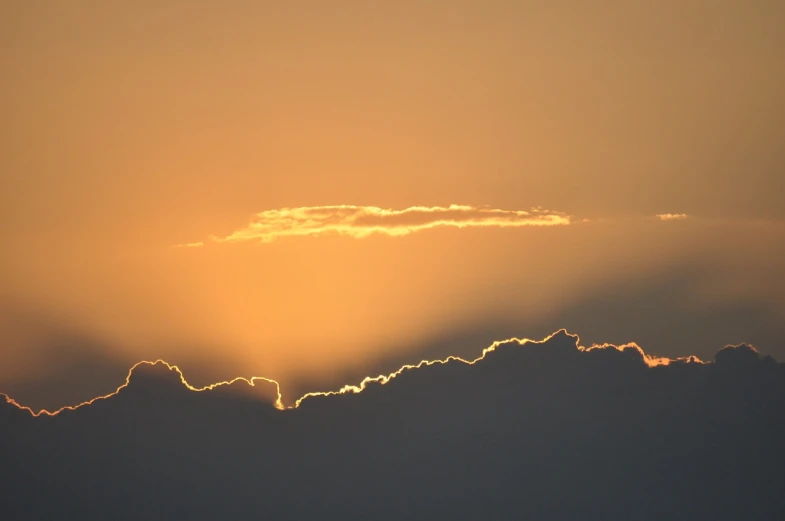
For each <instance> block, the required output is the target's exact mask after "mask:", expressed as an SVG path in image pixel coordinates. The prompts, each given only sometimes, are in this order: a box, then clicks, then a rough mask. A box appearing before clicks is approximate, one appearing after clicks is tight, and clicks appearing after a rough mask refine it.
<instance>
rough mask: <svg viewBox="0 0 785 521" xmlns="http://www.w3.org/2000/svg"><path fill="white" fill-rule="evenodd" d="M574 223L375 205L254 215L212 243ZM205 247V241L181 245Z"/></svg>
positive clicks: (543, 213)
mask: <svg viewBox="0 0 785 521" xmlns="http://www.w3.org/2000/svg"><path fill="white" fill-rule="evenodd" d="M567 224H570V216H568V215H566V214H564V213H562V212H554V211H548V210H543V209H542V208H533V209H531V210H528V211H526V210H498V209H494V208H487V207H477V206H467V205H458V204H452V205H450V206H448V207H443V206H412V207H410V208H406V209H403V210H393V209H389V208H379V207H377V206H353V205H340V206H305V207H301V208H281V209H279V210H266V211H264V212H260V213H257V214H255V215H253V216H252V219H251V222H250V223H248V224H247V225H246V226H245V227H244V228H240V229H238V230H236V231H234V232H232V233H231V234H230V235H228V236H226V237H211V238H210V239H211V240H212V241H213V242H244V241H261V242H271V241H274V240H275V239H277V238H279V237H304V236H310V235H316V236H318V235H322V234H327V233H333V234H338V235H347V236H349V237H354V238H356V239H364V238H366V237H369V236H371V235H373V234H379V235H388V236H393V237H399V236H403V235H409V234H410V233H414V232H418V231H421V230H428V229H431V228H437V227H441V226H449V227H453V228H491V227H492V228H520V227H523V226H557V225H567ZM180 246H182V247H199V246H203V243H201V242H192V243H186V244H182V245H180Z"/></svg>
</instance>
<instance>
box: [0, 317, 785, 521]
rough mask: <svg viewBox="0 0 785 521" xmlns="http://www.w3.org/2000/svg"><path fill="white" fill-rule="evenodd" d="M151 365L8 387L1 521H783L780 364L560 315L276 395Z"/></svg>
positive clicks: (2, 409)
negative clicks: (108, 375)
mask: <svg viewBox="0 0 785 521" xmlns="http://www.w3.org/2000/svg"><path fill="white" fill-rule="evenodd" d="M236 384H241V385H243V386H246V387H247V383H246V382H244V381H238V382H235V383H234V384H232V385H228V386H227V385H220V386H216V387H214V388H213V389H212V390H207V391H206V392H193V390H192V389H190V388H189V387H188V385H187V383H186V382H185V381H184V379H183V378H182V374H181V373H180V372H179V371H178V370H177V368H176V367H174V366H170V365H168V364H164V363H156V364H153V363H143V364H140V365H138V366H137V367H135V368H134V370H133V371H131V374H130V375H129V379H128V381H127V382H126V385H124V386H122V387H121V388H120V389H119V390H118V392H117V393H116V394H114V395H113V396H111V397H109V398H106V399H103V400H98V401H96V402H94V403H93V404H92V405H88V406H83V407H80V408H76V409H75V410H64V411H62V412H61V413H60V414H57V415H55V416H53V417H51V416H47V415H41V416H38V417H34V416H33V415H31V414H29V412H27V411H23V410H21V409H20V408H18V407H17V406H15V405H14V404H13V403H11V402H9V401H6V402H3V401H2V400H0V476H2V482H3V485H4V494H3V495H2V496H1V497H0V517H2V518H3V519H31V520H35V519H70V518H75V519H87V520H91V519H117V520H124V519H129V520H130V519H181V518H188V519H196V520H200V519H228V518H231V519H314V518H327V519H348V520H352V519H379V520H388V519H389V520H392V519H402V518H405V519H423V520H424V519H429V520H430V519H451V520H452V519H459V520H461V519H467V520H469V519H471V520H476V519H549V520H557V521H559V520H567V519H604V520H605V519H609V520H617V519H618V520H621V519H624V520H627V519H637V520H661V519H684V520H688V519H689V520H696V519H697V520H704V519H705V520H709V519H711V520H731V519H733V520H736V519H772V520H773V519H782V518H783V515H785V494H784V493H783V492H785V475H783V472H782V469H783V468H785V448H784V447H783V445H782V439H785V365H784V364H780V363H777V362H775V361H774V360H772V359H771V358H768V357H761V355H760V354H759V353H758V352H757V351H756V350H754V349H753V348H751V347H749V346H745V345H742V346H736V347H728V348H725V349H723V350H721V351H720V352H719V353H718V354H717V357H716V362H711V363H702V362H699V361H697V360H695V359H693V358H688V359H682V360H668V363H667V364H662V363H660V364H657V363H654V361H653V359H652V358H651V357H647V355H646V354H645V353H644V352H643V351H642V350H641V349H639V348H638V347H637V346H634V345H630V346H626V347H624V346H618V347H617V346H600V347H594V348H582V347H580V346H579V341H578V338H577V337H576V336H572V335H569V334H567V333H566V332H564V331H560V332H558V333H556V334H554V335H552V336H551V337H549V338H547V339H546V340H544V341H542V342H533V341H524V342H519V341H516V340H510V341H505V342H499V343H496V344H494V345H493V346H492V347H491V348H488V349H486V350H485V351H484V352H483V356H481V357H479V358H478V359H477V360H475V361H474V362H473V363H466V362H461V361H460V360H456V359H451V360H448V361H443V362H442V363H438V362H437V363H430V364H428V363H423V364H421V365H420V366H419V367H418V368H410V369H403V370H401V371H399V372H397V373H396V375H395V376H391V377H387V378H380V379H371V380H368V381H366V382H365V383H364V384H362V385H361V386H358V387H362V391H360V392H357V391H355V390H353V389H349V390H345V391H344V392H338V393H325V394H320V395H312V396H309V397H307V398H306V399H303V400H300V401H299V407H297V408H290V409H285V410H276V409H275V408H274V407H273V406H272V405H271V404H269V403H268V404H265V403H264V402H260V401H259V399H258V398H257V397H251V396H248V395H246V394H245V393H234V392H224V391H229V390H231V388H232V386H233V385H236Z"/></svg>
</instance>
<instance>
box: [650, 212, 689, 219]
mask: <svg viewBox="0 0 785 521" xmlns="http://www.w3.org/2000/svg"><path fill="white" fill-rule="evenodd" d="M656 217H657V219H659V220H660V221H683V220H685V219H687V218H688V217H689V215H687V214H686V213H658V214H657V215H656Z"/></svg>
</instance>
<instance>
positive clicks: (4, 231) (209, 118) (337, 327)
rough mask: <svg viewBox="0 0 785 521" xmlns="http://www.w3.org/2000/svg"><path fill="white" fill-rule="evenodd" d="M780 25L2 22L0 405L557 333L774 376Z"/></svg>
mask: <svg viewBox="0 0 785 521" xmlns="http://www.w3.org/2000/svg"><path fill="white" fill-rule="evenodd" d="M783 26H785V4H783V3H782V2H779V1H765V0H752V1H741V0H739V1H730V0H714V1H698V0H682V1H678V2H676V1H662V2H642V1H641V2H638V1H624V2H622V1H606V2H591V3H590V2H579V1H563V2H538V1H519V2H507V1H500V0H483V1H455V0H453V1H450V2H446V1H445V2H442V1H417V2H414V1H408V0H401V1H398V2H387V3H381V4H380V3H369V2H360V1H340V0H338V1H334V2H320V1H315V0H312V1H305V0H304V1H291V2H275V3H273V2H263V1H257V2H250V1H249V2H241V1H236V2H223V1H222V2H219V1H207V0H192V1H189V2H180V1H172V2H164V3H162V2H146V1H138V2H126V3H123V4H120V3H114V2H87V1H77V2H68V3H64V2H54V1H33V2H16V3H12V2H3V3H2V4H0V115H1V116H0V355H1V356H2V362H1V363H0V392H5V393H8V394H9V395H11V396H13V397H15V398H16V399H17V400H18V401H19V402H20V403H25V404H29V405H31V406H33V407H36V408H39V407H50V408H52V407H60V406H63V405H67V404H71V403H78V402H79V401H82V400H86V399H89V398H91V397H94V396H97V395H99V394H105V393H107V392H110V391H112V390H114V389H115V388H116V387H117V385H118V384H119V383H121V382H122V380H123V378H124V377H125V375H126V373H127V371H128V368H129V367H131V366H132V365H133V364H134V363H136V362H138V361H140V360H156V359H159V358H162V359H165V360H167V361H169V362H171V363H174V364H177V365H178V366H180V367H182V368H183V370H184V371H185V372H186V373H187V374H188V375H189V380H192V381H193V383H194V384H195V385H206V384H208V383H211V382H215V381H218V380H224V379H228V378H233V377H236V376H244V377H251V376H265V377H269V378H274V379H276V380H277V381H278V382H280V384H281V386H282V392H283V395H284V401H286V402H287V403H291V402H293V401H294V400H295V399H296V398H297V397H298V396H301V395H302V394H304V393H305V392H308V391H314V390H321V389H324V388H334V387H335V386H336V385H337V386H340V385H343V384H345V383H347V382H356V381H359V380H361V379H362V378H363V377H364V376H367V375H370V374H378V373H379V372H389V371H392V370H395V368H397V367H399V366H400V365H401V363H406V362H413V361H414V362H416V361H418V360H420V359H423V358H429V359H431V358H437V357H443V356H447V355H449V354H458V355H468V354H472V353H476V352H477V351H478V350H481V349H482V348H483V347H485V346H487V345H489V344H490V343H491V342H493V341H494V340H502V339H504V338H509V337H512V336H517V337H527V338H544V337H545V336H547V335H548V334H550V333H553V332H554V331H556V330H557V329H559V328H567V329H568V330H570V331H571V332H574V333H577V334H579V335H580V336H581V339H582V341H583V343H584V344H585V345H591V344H593V343H604V342H612V343H616V344H623V343H628V342H636V343H638V344H639V345H641V346H643V347H644V349H645V350H646V352H647V353H651V354H654V355H658V356H669V357H678V356H687V355H693V354H694V355H697V356H699V357H701V358H705V359H711V358H712V356H713V354H714V353H716V352H717V350H718V349H720V348H721V347H723V346H724V345H726V344H737V343H741V342H747V343H751V344H754V345H755V346H756V347H757V348H758V349H759V350H760V351H761V352H762V353H765V354H770V355H772V356H774V357H775V358H777V359H779V360H783V359H785V343H783V341H782V338H783V333H785V326H783V324H785V320H783V319H785V261H784V259H785V251H784V250H785V246H784V245H785V205H783V204H782V196H783V194H785V147H783V146H782V145H783V140H785V95H783V92H785V33H783V31H782V27H783Z"/></svg>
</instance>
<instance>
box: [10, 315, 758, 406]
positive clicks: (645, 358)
mask: <svg viewBox="0 0 785 521" xmlns="http://www.w3.org/2000/svg"><path fill="white" fill-rule="evenodd" d="M559 334H565V335H567V336H569V337H572V338H573V339H574V341H575V348H576V349H577V350H578V351H585V352H588V351H594V350H598V349H599V350H602V349H611V350H616V351H620V352H625V351H627V350H631V351H632V352H634V353H636V354H637V355H638V356H639V357H640V359H641V361H642V363H643V364H645V366H648V367H650V368H651V367H656V366H661V365H670V364H672V363H674V362H682V363H694V364H706V363H707V362H704V361H702V360H700V359H699V358H697V357H695V356H686V357H680V358H666V357H657V356H652V355H649V354H646V353H645V352H644V351H643V349H642V348H641V347H640V346H638V345H637V344H635V343H629V344H623V345H620V346H616V345H613V344H601V345H598V344H595V345H592V346H591V347H583V346H581V345H580V339H579V338H578V335H572V334H570V333H568V332H567V331H566V330H564V329H560V330H559V331H557V332H555V333H553V334H551V335H549V336H547V337H546V338H545V339H543V340H540V341H537V340H531V339H528V338H523V339H522V338H515V337H514V338H509V339H507V340H500V341H496V342H494V343H493V344H491V345H490V346H488V347H486V348H485V349H483V350H482V352H481V354H480V356H478V357H477V358H475V359H473V360H466V359H463V358H460V357H457V356H448V357H447V358H444V359H442V360H421V361H420V362H418V363H416V364H407V365H403V366H401V367H400V368H399V369H398V370H397V371H395V372H393V373H390V374H387V375H378V376H369V377H366V378H365V379H363V380H362V381H361V382H360V383H359V384H358V385H345V386H343V387H341V388H340V389H338V390H334V391H319V392H310V393H306V394H305V395H303V396H301V397H300V398H298V399H297V400H295V402H294V404H293V405H288V406H287V405H285V404H284V402H283V396H282V395H281V387H280V385H279V384H278V382H277V381H275V380H273V379H271V378H265V377H261V376H254V377H251V378H243V377H237V378H234V379H232V380H228V381H224V382H217V383H214V384H210V385H207V386H205V387H194V386H192V385H191V384H189V383H188V381H187V380H186V379H185V376H184V375H183V373H182V371H181V370H180V368H179V367H177V366H176V365H172V364H169V363H168V362H165V361H164V360H156V361H147V360H143V361H141V362H138V363H137V364H135V365H134V366H133V367H131V369H130V370H129V371H128V375H127V376H126V378H125V382H124V383H123V384H122V385H120V386H119V387H118V388H117V389H116V390H115V391H114V392H111V393H109V394H106V395H103V396H97V397H96V398H93V399H92V400H88V401H86V402H83V403H80V404H78V405H70V406H65V407H61V408H60V409H57V410H54V411H49V410H46V409H41V410H39V411H34V410H33V409H31V408H30V407H27V406H24V405H22V404H20V403H18V402H17V401H15V400H14V399H13V398H11V397H10V396H8V395H7V394H5V393H0V400H2V399H5V401H6V403H9V404H11V405H13V406H15V407H17V408H19V409H21V410H24V411H27V412H28V413H30V414H32V415H33V416H41V415H43V416H56V415H58V414H60V413H61V412H63V411H73V410H76V409H79V408H81V407H85V406H88V405H92V404H93V403H95V402H97V401H101V400H106V399H108V398H111V397H112V396H115V395H116V394H117V393H119V392H120V391H122V390H123V389H124V388H126V387H128V385H129V384H130V382H131V377H132V376H133V373H134V371H135V370H136V369H137V368H139V367H140V366H163V367H165V368H166V369H168V370H170V371H173V372H175V373H176V375H177V377H178V378H179V380H180V382H181V383H182V384H183V385H184V386H185V388H187V389H188V390H190V391H195V392H204V391H212V390H215V389H218V388H221V387H228V386H231V385H233V384H237V383H245V384H247V385H249V386H252V387H255V386H256V385H257V383H260V382H261V383H263V384H267V385H272V386H274V388H275V391H276V395H277V397H276V399H275V401H274V403H273V405H274V406H275V408H276V409H279V410H284V409H297V408H298V407H300V405H301V404H302V402H303V401H304V400H306V399H308V398H312V397H317V396H334V395H342V394H357V393H360V392H362V391H364V390H365V389H366V388H367V387H368V386H369V385H373V384H378V385H385V384H387V383H389V382H390V381H392V380H394V379H395V378H397V377H398V376H400V375H401V374H402V373H404V372H406V371H411V370H417V369H420V368H422V367H427V366H431V365H443V364H448V363H459V364H460V363H462V364H467V365H474V364H476V363H477V362H480V361H481V360H484V359H485V357H486V356H487V355H488V354H489V353H492V352H493V351H495V350H496V349H497V348H498V347H499V346H503V345H509V344H517V345H519V346H525V345H526V344H535V345H542V344H547V343H548V342H549V341H550V340H551V339H552V338H553V337H554V336H556V335H559ZM731 347H733V348H735V347H743V346H742V345H740V346H727V347H726V348H725V349H729V348H731ZM744 347H748V349H750V350H751V351H752V352H754V353H757V350H755V349H754V348H753V347H752V346H746V345H744Z"/></svg>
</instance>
